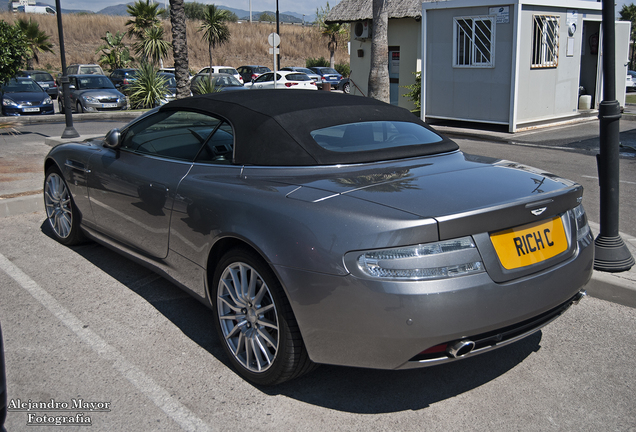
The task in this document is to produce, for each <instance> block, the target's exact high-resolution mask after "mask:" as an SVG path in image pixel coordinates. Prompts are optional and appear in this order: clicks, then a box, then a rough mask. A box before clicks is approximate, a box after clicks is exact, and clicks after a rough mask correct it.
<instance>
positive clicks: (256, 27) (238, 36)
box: [0, 12, 349, 71]
mask: <svg viewBox="0 0 636 432" xmlns="http://www.w3.org/2000/svg"><path fill="white" fill-rule="evenodd" d="M20 16H22V17H23V16H24V15H20ZM17 17H18V15H15V14H12V13H10V12H2V13H0V20H3V21H6V22H8V23H13V22H14V21H15V20H16V19H17ZM29 17H30V18H32V19H33V20H34V21H37V22H38V23H39V25H40V29H41V30H42V31H44V32H45V33H46V34H48V35H49V37H50V40H51V42H52V43H53V50H54V54H50V53H43V54H40V56H39V57H40V63H39V64H38V65H36V67H38V68H40V69H49V70H51V71H59V70H61V68H62V66H61V60H60V50H59V39H58V32H57V20H56V18H55V17H54V16H46V15H29ZM62 18H63V20H64V21H63V24H64V42H65V51H66V64H69V65H70V64H73V63H96V62H97V60H98V59H99V57H100V55H99V54H96V53H95V51H97V49H98V48H99V46H100V45H101V44H102V43H103V41H102V40H101V38H102V37H104V36H105V35H106V32H107V31H110V32H111V33H113V34H114V33H116V32H118V31H119V32H125V31H126V25H125V24H126V21H127V20H128V19H129V17H116V16H108V15H75V14H68V15H63V17H62ZM199 25H200V24H199V22H198V21H189V22H188V24H187V38H188V57H189V62H190V69H192V70H195V71H198V70H199V69H201V68H202V67H204V66H207V65H208V64H209V54H208V45H207V43H205V42H203V41H202V40H201V35H202V33H200V32H198V31H197V29H198V28H199ZM163 26H164V31H165V34H166V36H167V39H168V40H169V41H171V39H172V38H171V33H170V21H164V23H163ZM274 31H276V26H275V25H274V24H265V23H253V24H249V23H242V24H238V23H230V32H231V38H230V41H229V42H228V43H226V44H224V45H222V46H220V47H217V48H216V49H215V50H213V52H212V57H213V63H214V64H217V65H221V64H222V65H225V66H233V67H238V66H241V65H245V64H262V65H266V66H270V67H272V65H273V58H272V55H270V54H269V53H268V49H269V44H268V43H267V36H268V35H269V34H270V33H272V32H274ZM280 36H281V41H282V42H281V50H280V51H281V66H304V65H305V60H306V59H308V58H313V57H325V58H327V59H328V58H329V51H328V50H327V39H326V38H325V37H324V36H322V35H321V34H320V32H319V30H318V29H317V28H315V27H302V26H293V25H281V27H280ZM124 40H125V41H126V45H128V46H131V45H132V42H133V41H132V40H131V39H129V38H126V39H124ZM348 62H349V56H348V55H347V47H346V45H343V46H340V47H339V50H338V52H337V53H336V63H348ZM172 63H173V60H172V56H171V57H169V58H168V59H166V60H165V61H164V64H165V65H172Z"/></svg>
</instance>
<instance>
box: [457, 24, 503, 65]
mask: <svg viewBox="0 0 636 432" xmlns="http://www.w3.org/2000/svg"><path fill="white" fill-rule="evenodd" d="M454 20H455V26H454V43H453V66H455V67H495V21H494V17H491V16H479V17H463V18H455V19H454Z"/></svg>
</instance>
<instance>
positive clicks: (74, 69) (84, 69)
mask: <svg viewBox="0 0 636 432" xmlns="http://www.w3.org/2000/svg"><path fill="white" fill-rule="evenodd" d="M87 74H91V75H105V74H104V70H103V69H102V67H101V66H100V65H98V64H72V65H70V66H67V68H66V75H87Z"/></svg>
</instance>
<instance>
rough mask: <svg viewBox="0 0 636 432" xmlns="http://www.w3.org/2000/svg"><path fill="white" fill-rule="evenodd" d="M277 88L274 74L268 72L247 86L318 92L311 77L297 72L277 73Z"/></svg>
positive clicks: (246, 85) (251, 87)
mask: <svg viewBox="0 0 636 432" xmlns="http://www.w3.org/2000/svg"><path fill="white" fill-rule="evenodd" d="M275 84H276V86H274V72H266V73H264V74H262V75H260V76H259V77H258V78H256V79H255V80H254V81H252V82H251V83H247V84H245V87H247V88H250V89H274V88H276V89H297V90H318V87H316V83H315V82H314V81H313V80H312V79H311V78H309V75H307V74H306V73H302V72H295V71H278V72H276V83H275Z"/></svg>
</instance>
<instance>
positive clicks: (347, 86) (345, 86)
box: [342, 82, 351, 94]
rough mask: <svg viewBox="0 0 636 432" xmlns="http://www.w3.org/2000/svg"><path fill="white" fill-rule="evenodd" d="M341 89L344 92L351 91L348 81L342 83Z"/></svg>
mask: <svg viewBox="0 0 636 432" xmlns="http://www.w3.org/2000/svg"><path fill="white" fill-rule="evenodd" d="M342 91H343V92H345V93H346V94H349V93H351V84H350V83H349V82H346V83H344V84H343V86H342Z"/></svg>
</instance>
